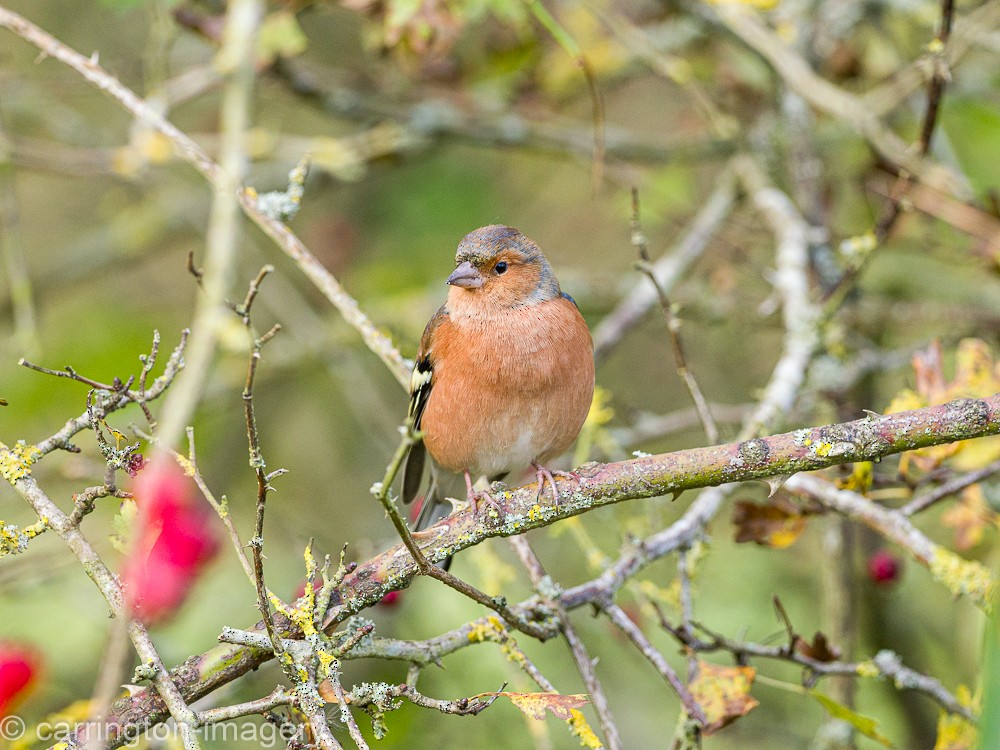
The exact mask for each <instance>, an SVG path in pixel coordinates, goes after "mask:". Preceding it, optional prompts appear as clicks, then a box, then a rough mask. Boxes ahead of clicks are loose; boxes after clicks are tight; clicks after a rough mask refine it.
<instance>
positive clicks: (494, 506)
mask: <svg viewBox="0 0 1000 750" xmlns="http://www.w3.org/2000/svg"><path fill="white" fill-rule="evenodd" d="M468 500H469V503H470V504H471V505H472V515H473V516H475V517H476V518H477V519H478V518H479V512H480V511H479V508H480V503H481V504H483V505H487V506H489V508H490V509H491V510H493V511H495V512H496V514H497V515H498V516H500V517H502V516H503V508H502V507H501V506H500V503H498V502H497V501H496V499H495V498H494V497H493V495H491V494H490V493H489V492H487V491H486V490H482V491H481V492H473V493H472V494H470V495H469V496H468Z"/></svg>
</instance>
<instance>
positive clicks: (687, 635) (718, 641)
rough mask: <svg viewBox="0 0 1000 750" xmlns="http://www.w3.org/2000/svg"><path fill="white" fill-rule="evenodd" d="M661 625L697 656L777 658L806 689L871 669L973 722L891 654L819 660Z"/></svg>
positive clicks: (785, 647) (788, 648)
mask: <svg viewBox="0 0 1000 750" xmlns="http://www.w3.org/2000/svg"><path fill="white" fill-rule="evenodd" d="M661 625H662V626H663V628H664V629H665V630H666V631H667V632H669V633H670V634H671V635H672V636H674V638H676V639H677V641H678V642H679V643H681V644H682V645H683V646H685V647H686V648H689V649H691V650H692V651H696V652H699V653H704V652H712V651H726V652H728V653H730V654H732V655H733V656H734V657H735V658H736V659H737V661H740V662H742V661H744V660H745V659H746V658H748V657H750V658H761V659H778V660H781V661H787V662H790V663H792V664H797V665H798V666H800V667H803V668H804V669H805V670H806V676H805V678H804V680H803V682H804V683H805V684H806V685H807V686H809V687H811V686H812V685H814V684H815V682H816V680H817V679H818V678H820V677H833V676H842V677H859V676H861V675H862V674H864V673H866V672H867V671H868V669H869V668H871V667H874V669H875V671H876V672H877V673H878V674H879V675H880V676H883V677H887V678H889V679H891V680H892V681H893V683H894V685H895V686H896V687H897V688H898V689H901V690H902V689H905V690H916V691H918V692H921V693H923V694H924V695H927V696H928V697H930V698H931V699H933V700H934V701H936V702H937V703H938V704H939V705H940V706H941V707H942V708H944V710H945V711H947V712H948V713H952V714H958V715H959V716H961V717H963V718H964V719H967V720H968V721H973V722H974V721H975V720H976V717H975V714H973V712H972V711H971V710H970V709H969V707H968V706H965V705H963V704H962V703H960V702H959V701H958V700H957V699H956V698H955V696H954V695H952V694H951V693H949V692H948V691H947V690H946V689H945V687H944V686H943V685H942V684H941V683H940V682H939V681H938V680H936V679H934V678H933V677H929V676H927V675H924V674H921V673H919V672H917V671H916V670H914V669H910V668H909V667H906V666H904V665H903V664H902V662H901V660H900V658H899V657H898V656H897V655H896V654H894V653H893V652H892V651H879V652H878V653H877V654H876V655H875V656H874V657H873V658H872V659H870V660H868V661H863V662H843V661H820V660H818V659H814V658H812V657H810V656H806V655H805V654H803V653H802V652H801V651H799V650H798V649H796V648H795V646H794V643H793V642H791V641H790V642H788V643H784V644H782V645H780V646H768V645H764V644H760V643H753V642H751V641H744V640H734V639H731V638H726V637H725V636H723V635H720V634H718V633H714V632H712V631H711V630H709V629H708V628H706V627H705V626H704V625H701V624H699V623H695V627H696V628H697V631H698V632H700V633H701V634H702V635H703V636H704V637H699V636H698V635H696V634H695V631H694V630H684V629H681V628H674V627H673V626H671V625H670V623H668V622H666V621H665V620H662V619H661Z"/></svg>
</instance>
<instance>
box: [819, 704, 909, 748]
mask: <svg viewBox="0 0 1000 750" xmlns="http://www.w3.org/2000/svg"><path fill="white" fill-rule="evenodd" d="M807 692H808V693H809V695H811V696H812V697H813V698H815V699H816V700H818V701H819V702H820V704H821V705H822V706H823V708H825V709H826V712H827V713H828V714H830V716H832V717H833V718H834V719H842V720H843V721H846V722H847V723H848V724H850V725H851V726H852V727H854V728H855V729H857V730H858V731H859V732H861V734H863V735H864V736H865V737H871V738H872V739H873V740H875V741H876V742H881V743H882V744H883V745H885V746H886V747H892V741H891V740H890V739H889V738H888V737H886V736H885V735H884V734H882V733H881V732H880V731H878V721H877V720H876V719H873V718H872V717H871V716H865V715H864V714H859V713H858V712H857V711H853V710H851V709H850V708H848V707H847V706H845V705H843V704H841V703H837V701H835V700H834V699H833V698H831V697H830V696H829V695H825V694H823V693H821V692H819V691H818V690H809V691H807Z"/></svg>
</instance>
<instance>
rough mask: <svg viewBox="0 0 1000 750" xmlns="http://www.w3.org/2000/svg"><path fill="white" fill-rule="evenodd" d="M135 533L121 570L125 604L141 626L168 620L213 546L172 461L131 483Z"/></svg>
mask: <svg viewBox="0 0 1000 750" xmlns="http://www.w3.org/2000/svg"><path fill="white" fill-rule="evenodd" d="M134 492H135V499H136V502H137V503H138V504H139V517H138V528H137V529H136V533H135V538H134V542H133V546H132V551H131V553H130V554H129V556H128V558H127V559H126V560H125V565H124V567H123V569H122V583H123V584H124V585H125V602H126V605H127V606H128V608H129V609H130V610H131V611H132V613H133V615H134V616H135V617H136V619H139V620H141V621H143V622H145V623H152V622H158V621H161V620H163V619H165V618H167V617H168V616H170V615H172V614H173V613H174V612H175V611H176V610H177V608H178V607H180V605H181V603H182V602H183V601H184V599H185V597H186V596H187V594H188V591H190V589H191V586H192V585H194V582H195V580H196V579H197V577H198V574H199V573H200V572H201V570H202V569H203V568H204V567H205V564H206V563H207V562H208V561H209V560H211V559H212V556H213V555H214V554H215V553H216V551H217V550H218V547H219V541H218V535H217V532H216V526H215V525H214V524H213V523H212V522H211V518H210V514H209V512H208V510H207V509H206V508H205V507H204V506H203V505H202V504H201V503H200V502H199V501H198V499H197V498H196V496H195V494H194V492H193V485H192V484H191V480H190V479H189V478H188V477H186V476H185V475H184V472H182V471H181V469H180V468H179V467H178V466H177V465H176V464H175V463H173V462H170V463H159V462H157V463H156V464H154V465H153V466H151V467H149V468H147V469H146V470H145V471H144V472H143V473H142V475H141V476H140V477H139V479H138V480H137V481H136V483H135V487H134Z"/></svg>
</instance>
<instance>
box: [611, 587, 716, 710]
mask: <svg viewBox="0 0 1000 750" xmlns="http://www.w3.org/2000/svg"><path fill="white" fill-rule="evenodd" d="M599 606H600V608H601V609H602V610H603V611H604V613H605V614H606V615H607V616H608V617H609V618H610V619H611V622H613V623H614V624H615V625H616V626H617V627H618V629H619V630H621V631H622V633H624V634H625V635H626V636H628V639H629V640H630V641H632V644H633V645H634V646H635V647H636V648H637V649H639V652H640V653H641V654H642V655H643V656H645V657H646V659H647V660H648V661H649V663H650V664H652V665H653V666H654V667H655V668H656V671H657V672H659V673H660V676H661V677H663V679H665V680H666V681H667V683H668V684H669V685H670V687H672V688H673V690H674V692H675V693H677V697H678V698H680V700H681V704H682V705H683V706H684V710H685V711H687V713H688V715H689V716H691V717H692V718H693V719H695V720H697V721H698V722H699V723H701V724H702V725H704V724H707V723H708V719H706V718H705V712H704V711H702V709H701V706H699V705H698V702H697V701H696V700H695V699H694V696H693V695H691V691H690V690H688V688H687V685H685V684H684V682H683V681H682V680H681V678H680V677H678V676H677V672H675V671H674V668H673V667H671V666H670V664H669V663H668V662H667V660H666V659H665V658H664V657H663V654H661V653H660V652H659V651H657V650H656V648H654V646H653V644H652V643H650V641H649V639H648V638H647V637H646V634H645V633H643V632H642V630H640V629H639V628H638V627H637V626H636V624H635V623H634V622H632V619H631V618H630V617H629V616H628V614H626V612H625V610H623V609H622V608H621V607H619V606H618V605H617V604H615V603H614V602H613V601H605V602H602V603H601V604H600V605H599Z"/></svg>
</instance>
